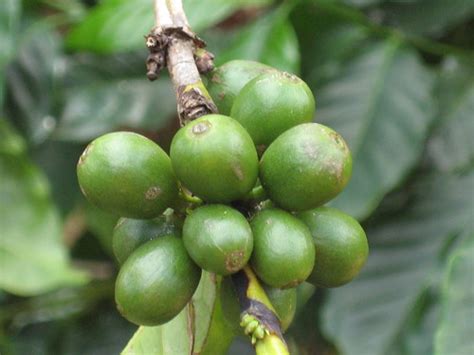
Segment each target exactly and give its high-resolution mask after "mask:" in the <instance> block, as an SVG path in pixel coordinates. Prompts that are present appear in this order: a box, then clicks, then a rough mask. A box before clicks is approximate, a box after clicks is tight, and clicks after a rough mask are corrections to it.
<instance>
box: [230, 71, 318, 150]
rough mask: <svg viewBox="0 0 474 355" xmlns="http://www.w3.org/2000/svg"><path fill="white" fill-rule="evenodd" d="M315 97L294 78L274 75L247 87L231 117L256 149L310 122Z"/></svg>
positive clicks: (257, 78) (289, 75)
mask: <svg viewBox="0 0 474 355" xmlns="http://www.w3.org/2000/svg"><path fill="white" fill-rule="evenodd" d="M314 111H315V103H314V96H313V94H312V92H311V90H310V88H309V87H308V85H306V83H305V82H304V81H303V80H301V79H300V78H298V77H297V76H295V75H292V74H289V73H285V72H279V71H274V72H270V73H265V74H262V75H259V76H257V77H256V78H254V79H253V80H251V81H250V82H249V83H247V84H246V85H245V86H244V87H243V88H242V90H241V91H240V93H239V94H238V95H237V97H236V98H235V100H234V104H233V106H232V110H231V113H230V116H231V117H232V118H234V119H235V120H237V121H238V122H239V123H240V124H242V126H244V128H245V129H246V130H247V131H248V132H249V134H250V136H251V137H252V139H253V141H254V143H255V145H257V146H268V145H269V144H270V143H271V142H273V141H274V140H275V139H276V138H277V137H278V136H279V135H280V134H282V133H283V132H285V131H287V130H288V129H290V128H291V127H294V126H297V125H299V124H302V123H307V122H311V121H313V118H314Z"/></svg>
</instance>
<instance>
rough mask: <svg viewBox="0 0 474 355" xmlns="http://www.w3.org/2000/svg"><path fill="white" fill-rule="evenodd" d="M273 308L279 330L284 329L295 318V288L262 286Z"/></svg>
mask: <svg viewBox="0 0 474 355" xmlns="http://www.w3.org/2000/svg"><path fill="white" fill-rule="evenodd" d="M264 289H265V293H266V294H267V296H268V299H269V300H270V302H271V304H272V306H273V308H275V311H276V312H277V314H278V318H279V319H280V325H281V330H282V331H286V330H287V329H288V327H289V326H290V324H291V322H292V321H293V319H294V318H295V313H296V288H288V289H286V290H282V289H280V288H274V287H268V286H264Z"/></svg>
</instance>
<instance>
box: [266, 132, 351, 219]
mask: <svg viewBox="0 0 474 355" xmlns="http://www.w3.org/2000/svg"><path fill="white" fill-rule="evenodd" d="M351 173H352V158H351V154H350V151H349V148H348V147H347V144H346V143H345V141H344V139H343V138H342V137H341V136H340V135H339V134H338V133H336V132H335V131H333V130H332V129H330V128H329V127H326V126H323V125H321V124H318V123H305V124H302V125H299V126H296V127H293V128H291V129H289V130H288V131H286V132H285V133H283V134H282V135H281V136H279V137H278V138H277V139H276V140H275V141H274V142H273V143H272V144H271V145H270V146H269V147H268V149H267V150H266V151H265V153H264V154H263V156H262V159H261V161H260V181H261V182H262V185H263V187H264V188H265V191H266V192H267V193H268V195H269V196H270V198H271V199H272V201H273V202H275V203H276V204H277V205H278V206H280V207H281V208H283V209H286V210H290V211H304V210H308V209H311V208H315V207H318V206H321V205H322V204H324V203H326V202H327V201H329V200H331V199H333V198H334V197H336V196H337V195H338V194H339V193H340V192H341V191H342V190H343V189H344V187H345V186H346V185H347V183H348V181H349V179H350V176H351Z"/></svg>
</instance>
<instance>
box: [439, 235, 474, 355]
mask: <svg viewBox="0 0 474 355" xmlns="http://www.w3.org/2000/svg"><path fill="white" fill-rule="evenodd" d="M473 270H474V230H471V232H470V240H469V244H468V245H463V246H462V248H459V251H458V252H456V253H454V255H452V257H451V258H450V260H449V263H448V267H447V268H446V273H445V277H444V282H443V290H442V302H441V306H442V316H441V320H440V323H439V326H438V330H437V332H436V341H435V354H436V355H450V354H456V355H469V354H473V353H474V341H473V339H472V332H473V330H474V325H473V319H474V279H473Z"/></svg>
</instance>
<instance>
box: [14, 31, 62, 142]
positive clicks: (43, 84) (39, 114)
mask: <svg viewBox="0 0 474 355" xmlns="http://www.w3.org/2000/svg"><path fill="white" fill-rule="evenodd" d="M60 44H61V39H60V37H59V36H58V34H57V33H55V32H53V31H51V29H50V28H49V27H48V26H46V25H44V24H41V23H36V24H32V25H31V26H29V27H28V28H27V31H25V32H24V35H23V38H22V40H21V41H20V47H19V48H18V53H17V56H16V58H15V60H14V61H13V62H12V63H11V65H10V66H9V68H8V71H7V73H6V78H7V85H6V86H7V88H6V89H7V96H6V100H5V111H6V113H7V116H8V117H11V118H14V119H15V121H16V122H18V124H19V125H20V127H21V128H22V130H23V131H24V132H25V133H26V135H27V136H28V138H29V140H31V141H33V142H34V143H40V142H42V141H44V140H45V139H46V138H47V137H48V136H49V134H50V133H51V132H52V131H53V129H54V127H55V125H56V118H55V117H54V116H53V113H52V112H53V105H54V100H55V99H56V94H57V92H56V85H57V84H58V78H59V77H60V76H61V75H62V74H63V69H64V62H63V58H62V56H61V48H60Z"/></svg>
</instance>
